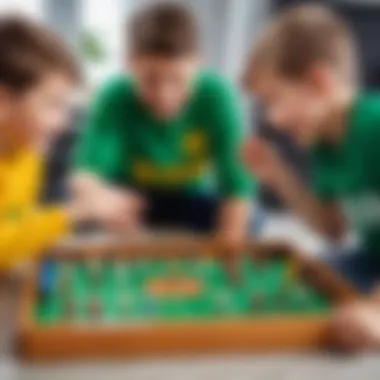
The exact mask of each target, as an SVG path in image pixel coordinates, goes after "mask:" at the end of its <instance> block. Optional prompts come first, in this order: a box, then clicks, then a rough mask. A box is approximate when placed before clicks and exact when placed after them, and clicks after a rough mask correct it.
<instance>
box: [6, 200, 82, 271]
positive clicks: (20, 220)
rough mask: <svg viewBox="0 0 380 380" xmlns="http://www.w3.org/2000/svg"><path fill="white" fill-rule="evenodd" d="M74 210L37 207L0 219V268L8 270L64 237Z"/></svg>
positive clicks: (73, 217) (74, 213)
mask: <svg viewBox="0 0 380 380" xmlns="http://www.w3.org/2000/svg"><path fill="white" fill-rule="evenodd" d="M78 212H79V211H78V210H72V211H71V210H70V209H64V208H62V207H51V208H48V207H46V208H39V209H37V208H36V209H33V210H29V211H25V212H24V213H23V214H22V215H19V216H14V217H10V216H6V215H5V216H3V217H2V218H1V219H0V269H8V268H10V267H12V266H14V265H16V264H18V263H19V262H20V261H23V260H24V259H29V258H32V257H33V256H34V255H35V254H37V253H38V252H39V251H40V250H42V249H46V248H47V247H48V246H49V245H51V244H53V243H55V242H56V241H57V240H59V239H60V238H62V237H63V236H65V234H66V233H67V232H68V231H69V226H70V220H71V219H75V218H77V216H79V215H78V214H77V213H78Z"/></svg>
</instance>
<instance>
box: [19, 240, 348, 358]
mask: <svg viewBox="0 0 380 380" xmlns="http://www.w3.org/2000/svg"><path fill="white" fill-rule="evenodd" d="M225 261H226V260H225V259H224V256H223V255H222V253H221V252H220V251H219V250H218V248H217V247H216V245H215V244H212V243H211V242H209V241H207V240H205V239H164V240H157V241H155V242H140V243H139V244H136V243H135V244H132V243H123V244H116V243H115V244H113V245H112V244H109V245H105V246H90V245H89V246H86V247H83V246H78V247H72V248H71V249H65V252H60V251H59V250H58V251H57V252H55V253H53V254H51V255H50V256H49V257H48V258H47V259H45V260H44V261H43V263H42V262H41V263H40V265H37V267H36V270H35V272H34V276H31V278H30V280H29V281H28V282H27V283H26V284H25V286H24V292H23V302H22V309H21V349H22V351H23V354H24V355H25V356H26V357H29V358H34V359H58V358H80V357H95V356H108V357H120V356H128V355H151V354H160V353H161V354H170V353H180V352H185V353H196V352H204V351H209V352H210V351H225V350H231V351H234V350H235V351H236V350H268V349H311V348H319V347H323V346H324V345H325V344H327V341H328V334H327V325H328V324H327V321H328V317H329V315H330V313H331V311H332V308H333V307H334V306H335V305H336V304H339V303H342V302H346V301H348V300H350V299H352V298H353V297H355V292H354V291H353V289H352V288H351V287H350V286H349V285H348V284H346V283H345V282H344V281H343V280H342V279H340V278H338V277H337V276H335V275H334V274H333V273H331V272H330V271H329V270H328V269H327V268H325V267H324V266H323V265H322V264H321V263H319V262H318V261H315V260H312V259H310V258H306V257H305V256H304V255H300V254H298V253H297V252H296V251H294V250H292V249H291V248H289V247H286V245H282V244H275V243H267V244H257V243H254V242H247V244H246V247H245V249H244V250H242V252H241V254H240V255H239V260H238V276H237V278H233V276H230V273H229V270H227V269H226V268H228V266H227V267H226V265H225ZM46 266H49V271H48V272H46ZM46 273H48V275H47V274H46Z"/></svg>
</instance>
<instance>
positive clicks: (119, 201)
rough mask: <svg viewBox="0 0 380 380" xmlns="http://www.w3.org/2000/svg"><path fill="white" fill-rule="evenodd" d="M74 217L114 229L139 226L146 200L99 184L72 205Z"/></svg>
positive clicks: (131, 193)
mask: <svg viewBox="0 0 380 380" xmlns="http://www.w3.org/2000/svg"><path fill="white" fill-rule="evenodd" d="M71 209H72V210H74V214H73V215H74V219H80V220H86V221H95V222H98V223H100V224H101V225H103V226H104V227H105V228H108V229H112V230H115V229H117V230H120V229H136V228H138V227H139V224H140V221H141V215H142V212H143V210H144V202H143V201H142V199H141V198H140V197H139V196H138V195H137V194H135V193H133V192H129V191H123V190H120V189H117V188H115V187H112V186H108V185H107V186H105V185H104V186H98V187H97V188H96V191H95V189H94V191H93V192H91V194H87V196H82V197H79V198H78V199H76V200H75V201H74V204H73V205H72V206H71Z"/></svg>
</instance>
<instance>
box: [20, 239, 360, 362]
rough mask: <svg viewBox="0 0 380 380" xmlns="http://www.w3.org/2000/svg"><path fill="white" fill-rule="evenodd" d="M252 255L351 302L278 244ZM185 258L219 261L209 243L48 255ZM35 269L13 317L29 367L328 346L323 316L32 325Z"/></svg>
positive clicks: (90, 248) (340, 287)
mask: <svg viewBox="0 0 380 380" xmlns="http://www.w3.org/2000/svg"><path fill="white" fill-rule="evenodd" d="M245 248H246V249H247V250H249V251H250V252H252V253H253V255H263V256H266V255H279V254H286V255H291V257H293V259H294V260H295V263H296V265H297V267H298V268H299V270H300V271H301V273H303V275H305V276H306V275H307V276H308V277H309V281H311V282H313V283H314V285H315V286H318V288H320V289H321V290H322V291H324V292H325V293H326V294H327V295H328V296H330V297H331V298H332V299H333V300H334V302H336V304H342V303H345V302H349V301H350V300H353V299H355V298H356V296H357V294H356V292H355V290H354V289H353V287H351V286H350V285H349V284H348V283H346V282H345V281H343V279H341V278H339V277H338V276H337V275H336V274H334V273H332V272H331V271H330V270H329V269H328V268H327V267H325V266H324V265H323V264H322V263H321V262H319V261H317V260H315V259H312V258H310V257H308V256H307V255H305V254H303V253H302V252H299V251H297V250H295V249H294V248H292V247H291V246H288V245H287V244H283V243H280V242H267V243H258V242H256V241H248V242H247V243H246V247H245ZM152 251H154V253H155V256H156V255H161V256H162V257H168V256H173V254H175V255H176V256H177V255H178V254H179V252H180V253H181V254H182V255H184V256H186V255H188V254H189V255H190V254H194V252H199V253H200V254H206V255H210V254H211V255H215V254H218V255H222V253H221V249H220V247H219V246H218V244H216V243H215V242H212V241H210V240H208V239H206V238H205V239H202V238H195V237H194V238H172V239H169V238H167V239H158V241H155V242H150V241H139V242H131V241H130V242H124V243H120V242H118V243H114V244H113V245H112V244H108V243H107V244H93V245H82V246H81V245H74V246H66V247H62V248H60V249H57V250H56V251H54V253H52V255H53V256H57V255H62V254H65V258H68V259H73V260H75V259H79V258H83V257H84V256H87V255H91V256H92V257H93V256H98V257H99V258H101V257H103V256H104V255H107V257H109V256H110V255H115V256H118V255H121V256H122V257H124V258H125V257H129V258H131V259H133V258H134V257H136V256H138V257H141V256H142V255H148V254H149V253H151V252H152ZM36 277H37V268H35V269H34V270H33V273H32V275H31V276H30V277H29V278H28V279H27V281H25V284H24V286H23V291H22V297H21V310H20V321H19V324H20V349H21V353H22V355H23V356H24V357H25V358H28V359H31V360H58V359H79V358H82V359H83V358H94V357H109V358H115V357H119V358H120V357H134V356H150V355H157V354H165V355H169V354H180V353H181V354H194V353H200V352H223V351H251V350H256V351H257V350H259V351H267V350H309V349H317V348H323V347H326V345H328V343H329V339H330V337H329V333H328V331H329V329H328V325H329V315H289V316H281V315H277V316H271V317H266V318H264V317H263V318H257V317H256V318H252V319H246V318H236V319H228V320H220V321H215V320H212V321H192V322H178V323H175V322H170V323H169V322H159V323H158V322H157V323H141V324H130V325H125V324H120V325H118V324H115V325H114V324H112V325H104V324H100V325H94V324H90V325H80V324H74V323H73V324H71V323H64V324H60V325H54V326H44V327H41V326H38V325H37V324H36V323H35V322H34V320H33V317H32V310H33V305H34V302H35V300H36V297H37V282H36Z"/></svg>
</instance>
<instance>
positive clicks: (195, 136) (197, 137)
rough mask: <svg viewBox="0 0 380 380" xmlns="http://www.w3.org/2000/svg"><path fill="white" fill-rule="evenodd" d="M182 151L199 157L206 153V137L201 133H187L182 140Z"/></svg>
mask: <svg viewBox="0 0 380 380" xmlns="http://www.w3.org/2000/svg"><path fill="white" fill-rule="evenodd" d="M183 145H184V149H185V150H186V152H187V153H190V154H191V155H194V156H201V155H203V154H204V153H205V151H206V136H205V134H204V133H203V132H200V131H195V132H191V133H189V134H188V135H187V136H185V137H184V140H183Z"/></svg>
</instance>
